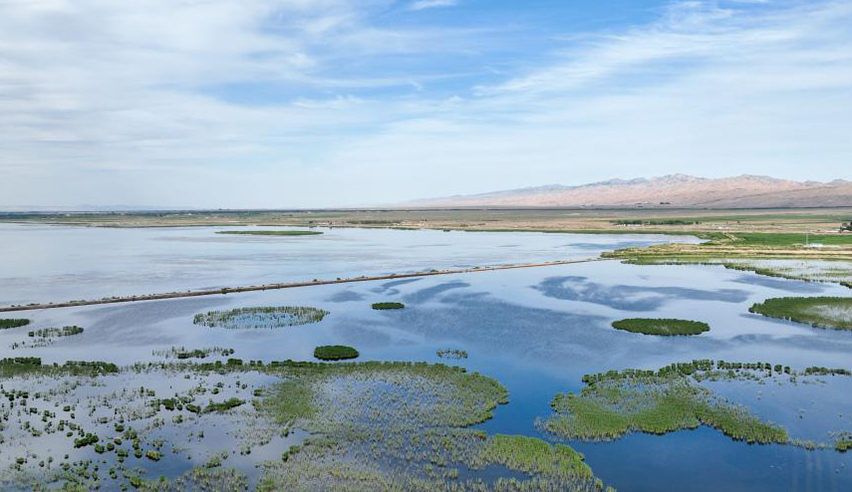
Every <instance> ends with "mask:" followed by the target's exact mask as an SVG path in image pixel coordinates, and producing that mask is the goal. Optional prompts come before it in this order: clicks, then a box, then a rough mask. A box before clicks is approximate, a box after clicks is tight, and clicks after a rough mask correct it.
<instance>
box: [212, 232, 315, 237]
mask: <svg viewBox="0 0 852 492" xmlns="http://www.w3.org/2000/svg"><path fill="white" fill-rule="evenodd" d="M216 234H230V235H234V236H318V235H320V234H322V231H219V232H217V233H216Z"/></svg>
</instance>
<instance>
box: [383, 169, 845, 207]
mask: <svg viewBox="0 0 852 492" xmlns="http://www.w3.org/2000/svg"><path fill="white" fill-rule="evenodd" d="M399 205H400V206H405V207H601V208H607V207H627V208H632V207H642V208H775V207H784V208H786V207H848V206H852V181H845V180H834V181H830V182H827V183H823V182H817V181H804V182H800V181H791V180H786V179H777V178H773V177H769V176H755V175H749V174H744V175H741V176H735V177H730V178H699V177H695V176H689V175H686V174H670V175H666V176H660V177H655V178H638V179H630V180H623V179H612V180H609V181H601V182H598V183H590V184H585V185H579V186H564V185H558V184H554V185H546V186H537V187H533V188H518V189H513V190H504V191H494V192H490V193H481V194H476V195H456V196H448V197H442V198H428V199H420V200H412V201H409V202H405V203H402V204H399Z"/></svg>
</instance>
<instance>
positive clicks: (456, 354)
mask: <svg viewBox="0 0 852 492" xmlns="http://www.w3.org/2000/svg"><path fill="white" fill-rule="evenodd" d="M436 354H437V355H438V357H441V358H442V359H467V351H466V350H459V349H441V350H438V351H437V352H436Z"/></svg>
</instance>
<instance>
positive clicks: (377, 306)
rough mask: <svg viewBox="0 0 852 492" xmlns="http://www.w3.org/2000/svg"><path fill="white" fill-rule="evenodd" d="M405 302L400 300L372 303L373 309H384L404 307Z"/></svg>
mask: <svg viewBox="0 0 852 492" xmlns="http://www.w3.org/2000/svg"><path fill="white" fill-rule="evenodd" d="M404 308H405V304H403V303H401V302H376V303H373V309H375V310H377V311H384V310H389V309H404Z"/></svg>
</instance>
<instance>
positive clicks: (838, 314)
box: [749, 297, 852, 330]
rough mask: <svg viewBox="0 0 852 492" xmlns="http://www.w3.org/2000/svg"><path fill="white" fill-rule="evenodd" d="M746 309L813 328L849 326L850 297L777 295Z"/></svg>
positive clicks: (851, 323)
mask: <svg viewBox="0 0 852 492" xmlns="http://www.w3.org/2000/svg"><path fill="white" fill-rule="evenodd" d="M749 312H751V313H757V314H762V315H763V316H768V317H770V318H780V319H785V320H788V321H795V322H797V323H805V324H808V325H810V326H813V327H815V328H828V329H834V330H852V297H778V298H774V299H767V300H765V301H763V302H761V303H757V304H755V305H753V306H752V307H751V308H749Z"/></svg>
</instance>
